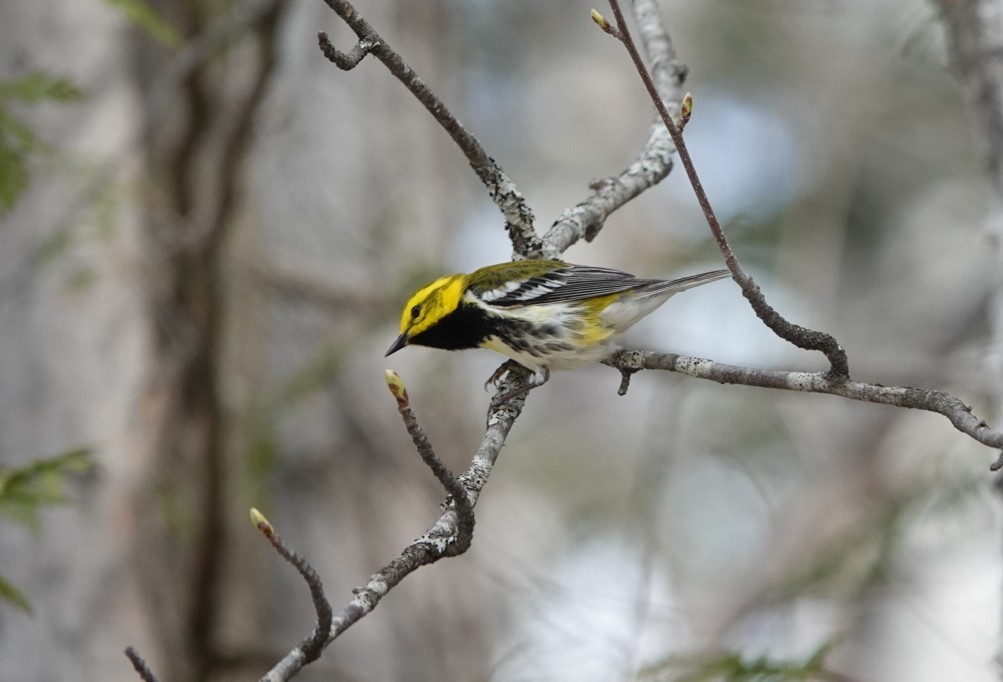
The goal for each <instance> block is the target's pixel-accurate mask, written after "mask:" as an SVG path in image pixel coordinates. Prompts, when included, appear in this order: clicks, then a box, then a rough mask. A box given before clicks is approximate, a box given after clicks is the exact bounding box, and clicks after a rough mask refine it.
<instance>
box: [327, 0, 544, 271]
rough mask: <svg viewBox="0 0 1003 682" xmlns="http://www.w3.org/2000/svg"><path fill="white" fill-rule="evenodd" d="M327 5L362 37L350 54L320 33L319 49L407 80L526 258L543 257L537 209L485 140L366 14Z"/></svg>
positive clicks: (336, 2) (343, 62) (345, 65)
mask: <svg viewBox="0 0 1003 682" xmlns="http://www.w3.org/2000/svg"><path fill="white" fill-rule="evenodd" d="M324 2H326V3H327V6H328V7H330V8H331V9H332V10H334V12H335V13H336V14H337V15H338V16H339V17H341V18H342V19H343V20H344V21H345V23H346V24H348V26H349V27H350V28H351V29H352V30H353V31H354V32H355V35H357V36H358V38H359V42H358V43H356V45H355V47H353V48H352V50H351V51H350V52H348V53H347V54H345V53H343V52H339V51H338V50H337V49H335V47H334V45H332V44H331V41H330V40H329V39H328V37H327V34H326V33H324V32H321V33H319V34H318V35H317V38H318V41H319V43H320V49H321V52H323V53H324V56H325V57H327V58H328V59H330V60H331V61H332V62H334V64H335V65H336V66H337V67H338V68H340V69H343V70H346V71H347V70H349V69H352V68H354V67H355V66H356V65H357V64H358V63H359V62H360V61H362V59H363V58H364V57H365V56H366V55H367V54H372V55H373V56H374V57H376V58H377V59H379V60H380V61H381V62H382V63H383V65H384V66H386V67H387V69H388V70H389V71H390V73H391V74H393V75H394V77H395V78H397V80H399V81H400V82H401V83H403V84H404V87H406V88H407V89H408V90H409V91H410V92H411V94H412V95H414V96H415V98H416V99H417V100H418V101H419V102H421V103H422V104H423V105H424V107H425V108H426V109H427V110H428V112H429V113H430V114H432V117H433V118H435V120H436V121H437V122H438V123H439V125H441V126H442V127H443V129H445V131H446V132H447V133H449V136H450V137H451V138H453V141H454V142H455V143H456V145H457V146H458V147H459V148H460V150H461V151H462V152H463V155H464V156H466V157H467V161H468V162H469V163H470V167H471V168H473V169H474V173H476V174H477V177H478V178H480V180H481V182H482V183H484V186H485V187H486V188H487V190H488V195H489V196H490V197H491V200H492V201H493V202H495V205H496V206H498V209H499V210H500V211H501V213H502V216H504V218H505V229H506V230H507V231H508V235H509V238H510V239H511V240H512V248H513V249H514V250H515V252H516V254H518V255H519V256H520V257H522V258H539V257H540V255H541V253H542V244H541V242H540V238H539V237H538V236H537V235H536V231H535V229H534V227H533V221H534V218H533V211H532V210H531V209H530V208H529V205H528V204H526V200H525V198H523V196H522V193H521V192H520V191H519V190H518V188H516V186H515V183H513V182H512V180H510V179H509V177H508V176H507V175H506V174H505V172H504V171H503V170H502V169H501V167H500V166H499V165H498V164H497V163H496V162H495V160H494V159H492V158H491V157H490V156H488V154H487V152H486V151H484V148H483V147H482V146H481V143H480V142H479V141H478V140H477V138H476V137H474V135H473V134H471V133H470V131H468V130H467V129H466V128H465V127H464V126H463V124H462V123H460V121H459V120H458V119H457V118H456V117H455V116H454V115H453V113H452V112H451V111H450V110H449V109H448V108H447V107H446V105H445V104H444V103H443V102H442V100H440V99H439V98H438V97H436V95H435V93H433V92H432V91H431V90H430V89H429V87H428V86H427V85H425V83H424V82H423V81H422V80H421V79H420V78H418V75H417V74H416V73H415V72H414V69H412V68H411V67H410V66H408V65H407V63H405V61H404V59H403V58H402V57H401V56H400V55H399V54H397V52H396V51H394V49H393V48H391V47H390V46H389V45H388V44H387V42H386V41H385V40H383V38H381V37H380V35H379V34H378V33H377V32H376V31H375V30H374V29H373V27H372V26H370V25H369V22H367V21H366V20H365V19H363V18H362V17H361V16H360V15H359V13H358V12H356V10H355V8H354V7H353V6H352V5H351V3H349V2H346V1H345V0H324Z"/></svg>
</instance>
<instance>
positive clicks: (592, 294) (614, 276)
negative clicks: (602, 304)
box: [481, 265, 730, 307]
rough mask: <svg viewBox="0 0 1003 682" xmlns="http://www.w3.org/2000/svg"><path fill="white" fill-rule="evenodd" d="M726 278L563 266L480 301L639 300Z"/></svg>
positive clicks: (717, 272) (515, 303)
mask: <svg viewBox="0 0 1003 682" xmlns="http://www.w3.org/2000/svg"><path fill="white" fill-rule="evenodd" d="M729 274H730V273H729V272H728V271H727V270H714V271H712V272H705V273H701V274H699V275H691V276H689V277H681V278H679V279H673V280H660V279H640V278H638V277H635V276H634V275H631V274H628V273H626V272H622V271H620V270H613V269H611V268H599V267H592V266H586V265H567V266H565V267H561V268H558V269H555V270H550V271H549V272H544V273H540V274H538V275H534V276H532V277H529V278H527V279H524V280H521V281H519V282H510V283H509V285H508V286H507V287H505V288H503V289H494V290H492V291H489V292H483V293H482V294H481V299H482V300H483V301H484V302H486V303H490V304H491V305H496V306H502V307H505V306H520V305H534V304H541V303H568V302H574V301H583V300H586V299H590V298H596V297H599V296H608V295H610V294H619V293H623V292H625V291H635V292H636V293H637V294H638V295H641V296H654V295H657V294H663V293H667V292H673V293H674V292H676V291H682V290H683V289H689V288H690V287H695V286H698V285H700V284H704V283H706V282H712V281H714V280H716V279H720V278H722V277H726V276H727V275H729Z"/></svg>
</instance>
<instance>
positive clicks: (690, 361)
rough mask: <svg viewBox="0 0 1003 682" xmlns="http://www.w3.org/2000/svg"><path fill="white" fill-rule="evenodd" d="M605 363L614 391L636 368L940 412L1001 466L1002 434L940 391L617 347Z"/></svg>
mask: <svg viewBox="0 0 1003 682" xmlns="http://www.w3.org/2000/svg"><path fill="white" fill-rule="evenodd" d="M605 364H607V365H609V366H610V367H613V368H615V369H618V370H620V372H621V374H622V375H623V382H622V383H621V384H620V390H619V393H620V395H623V394H624V393H626V392H627V386H628V385H629V383H630V382H629V377H630V375H632V374H633V373H635V372H638V371H640V370H642V369H662V370H666V371H669V372H679V373H680V374H686V375H688V376H691V377H696V378H697V379H709V380H710V381H716V382H718V383H719V384H741V385H743V386H757V387H760V388H776V389H781V390H785V391H801V392H804V393H826V394H828V395H837V396H840V397H842V398H849V399H851V400H861V401H863V402H868V403H880V404H882V405H893V406H895V407H906V408H911V409H915V410H925V411H927V412H935V413H937V414H941V415H943V416H945V417H947V418H948V420H950V422H951V424H953V425H954V428H956V429H957V430H958V431H961V432H962V433H964V434H966V435H968V436H971V437H972V438H973V439H975V440H976V441H978V442H979V443H982V444H983V445H987V446H989V447H991V448H997V449H1000V450H1001V452H1000V457H999V458H998V459H997V460H996V462H994V463H993V464H992V465H991V466H990V469H991V470H992V471H997V470H998V469H1000V468H1003V433H1001V432H999V431H994V430H993V429H991V428H990V427H989V425H988V424H986V421H985V420H984V419H980V418H978V417H976V416H975V415H974V414H972V407H971V406H970V405H966V404H965V403H964V402H962V401H961V400H960V399H958V398H955V397H954V396H952V395H950V394H949V393H945V392H943V391H933V390H927V389H922V388H910V387H907V386H882V385H881V384H868V383H863V382H860V381H851V380H850V379H839V378H834V377H832V376H831V374H830V373H828V372H794V371H786V370H772V369H756V368H752V367H739V366H736V365H726V364H724V363H720V362H714V361H713V360H707V359H704V358H695V357H689V356H686V355H676V354H675V353H655V352H652V351H640V350H622V351H617V352H616V353H614V354H613V355H612V356H610V358H609V359H608V360H606V361H605Z"/></svg>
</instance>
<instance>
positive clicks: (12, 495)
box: [0, 448, 94, 613]
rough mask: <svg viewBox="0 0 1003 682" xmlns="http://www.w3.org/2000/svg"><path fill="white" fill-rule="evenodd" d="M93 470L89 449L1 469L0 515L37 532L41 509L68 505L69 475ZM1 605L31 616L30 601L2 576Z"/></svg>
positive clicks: (0, 467) (1, 467)
mask: <svg viewBox="0 0 1003 682" xmlns="http://www.w3.org/2000/svg"><path fill="white" fill-rule="evenodd" d="M92 466H94V463H93V461H92V459H91V451H90V450H88V449H87V448H77V449H75V450H70V451H68V452H64V453H63V454H61V455H57V456H56V457H51V458H49V459H39V460H35V461H33V462H28V463H27V464H24V465H22V466H19V467H3V466H0V515H3V516H6V517H8V518H10V519H13V520H14V521H16V522H18V523H21V524H23V525H25V526H27V527H28V528H30V529H31V530H32V531H37V530H38V525H39V520H38V513H39V510H40V509H41V508H42V507H44V506H51V505H55V504H67V503H68V502H69V499H68V498H67V497H66V496H65V495H64V494H63V492H62V488H63V482H64V481H65V480H66V477H67V475H68V474H72V473H79V472H83V471H87V470H89V469H90V468H91V467H92ZM0 601H5V602H7V603H8V604H12V605H13V606H15V607H17V608H19V609H21V610H22V611H25V612H28V613H30V612H31V605H30V604H29V603H28V600H27V598H25V596H24V595H23V594H22V593H21V591H20V590H18V589H17V588H16V587H14V586H13V585H11V584H10V583H9V582H8V581H7V580H5V579H4V578H3V576H0Z"/></svg>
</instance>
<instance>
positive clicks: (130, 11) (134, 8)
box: [105, 0, 184, 49]
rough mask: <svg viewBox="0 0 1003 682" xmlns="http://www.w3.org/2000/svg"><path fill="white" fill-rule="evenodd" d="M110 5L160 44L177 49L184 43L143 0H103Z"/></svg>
mask: <svg viewBox="0 0 1003 682" xmlns="http://www.w3.org/2000/svg"><path fill="white" fill-rule="evenodd" d="M105 2H106V3H108V4H109V5H110V6H111V7H114V8H116V9H119V10H121V11H122V13H123V14H124V15H125V18H126V19H128V20H129V21H130V22H131V23H132V24H134V25H135V26H137V27H139V28H140V29H142V30H143V31H145V32H146V34H147V35H149V36H150V37H151V38H153V39H154V40H156V41H157V42H158V43H160V44H161V45H164V46H166V47H169V48H171V49H177V48H179V47H181V46H182V45H183V44H184V38H182V37H181V34H180V33H179V32H178V31H177V29H175V28H174V27H173V26H171V24H170V22H168V21H167V19H166V18H164V16H163V15H162V14H161V13H160V12H158V11H157V10H155V9H154V8H153V7H151V6H150V5H149V4H147V3H146V2H144V1H143V0H105Z"/></svg>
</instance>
